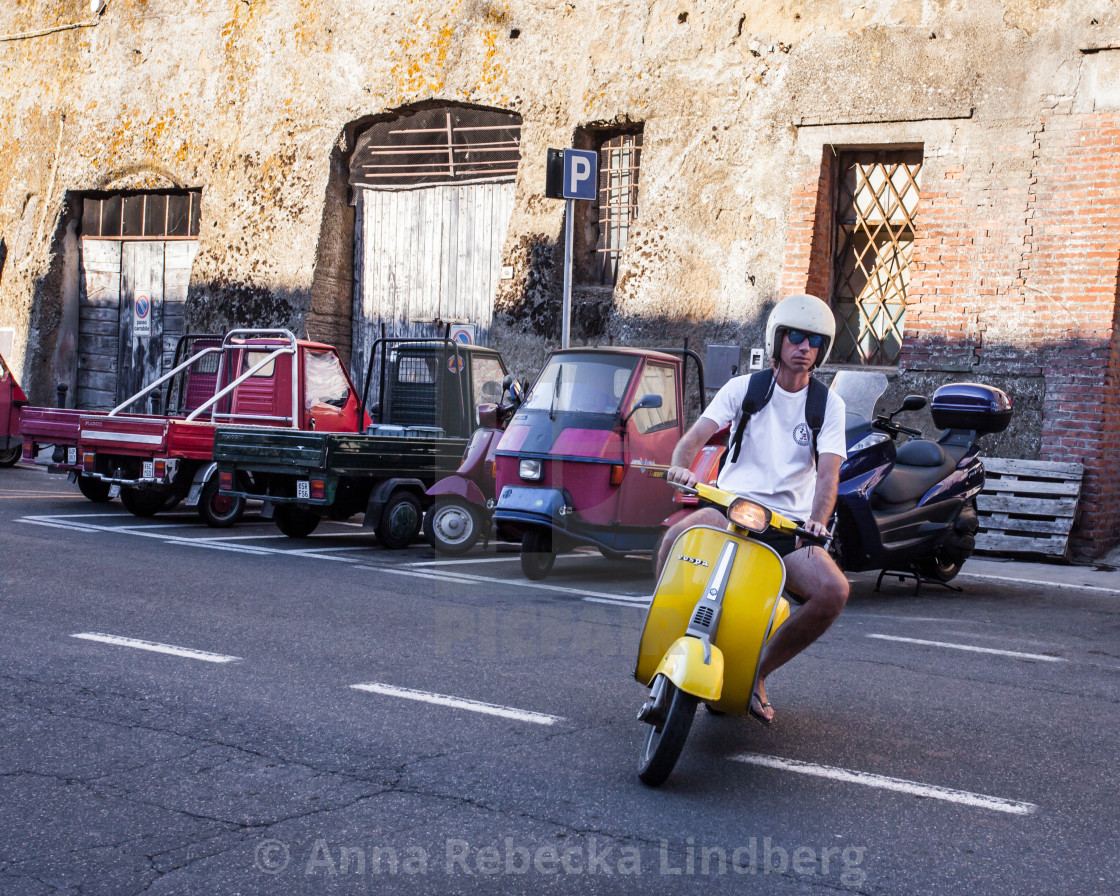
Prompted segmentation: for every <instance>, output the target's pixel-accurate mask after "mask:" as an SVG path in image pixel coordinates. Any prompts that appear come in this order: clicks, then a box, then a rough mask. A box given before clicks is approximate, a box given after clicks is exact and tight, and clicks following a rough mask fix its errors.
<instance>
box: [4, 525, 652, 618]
mask: <svg viewBox="0 0 1120 896" xmlns="http://www.w3.org/2000/svg"><path fill="white" fill-rule="evenodd" d="M88 515H89V516H93V514H88ZM20 522H25V523H32V524H34V525H38V526H47V527H52V528H59V529H71V530H73V529H77V530H79V531H90V532H118V533H122V534H125V535H133V536H137V537H140V538H158V539H161V540H162V541H164V542H166V543H168V544H176V545H182V546H184V547H195V548H205V549H206V550H211V551H230V552H232V553H237V554H254V555H256V556H264V555H270V554H271V555H280V556H296V557H310V558H312V559H318V560H328V561H332V562H335V563H351V564H362V563H367V564H368V568H369V569H372V570H376V571H377V572H382V573H389V574H390V575H398V576H412V577H413V578H419V579H431V580H433V581H437V582H441V583H447V582H455V583H458V584H464V585H467V584H475V585H493V584H501V585H508V584H509V579H508V578H497V577H494V576H482V575H472V574H470V573H464V572H451V571H449V570H441V569H431V570H429V569H417V568H415V567H419V566H421V564H420V563H400V564H398V565H396V566H391V565H389V564H387V563H386V564H381V563H375V562H369V561H367V560H366V558H364V557H337V556H330V555H328V554H326V553H324V552H323V551H324V550H326V549H319V548H304V549H297V550H278V549H276V548H269V547H264V546H257V545H233V544H228V543H227V542H226V540H219V539H216V538H205V537H203V538H195V537H190V538H188V537H182V536H175V535H169V534H165V533H159V532H147V531H145V530H144V528H143V527H138V528H130V527H127V526H104V525H95V524H91V523H79V522H74V521H64V518H62V517H56V516H43V517H35V516H26V517H20ZM285 537H286V536H285ZM362 550H365V549H364V548H362ZM359 568H360V567H359ZM519 587H521V588H524V589H529V590H534V591H546V592H549V593H551V594H570V595H573V596H575V597H580V598H584V599H587V598H603V599H606V600H609V601H619V600H620V599H621V600H622V601H626V600H627V598H628V597H629V595H620V594H618V593H615V592H606V591H591V590H588V589H586V588H574V587H570V586H566V585H557V584H550V583H548V582H530V581H528V580H525V581H523V582H521V583H519ZM638 599H644V598H638V596H635V600H638Z"/></svg>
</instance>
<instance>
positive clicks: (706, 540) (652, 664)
mask: <svg viewBox="0 0 1120 896" xmlns="http://www.w3.org/2000/svg"><path fill="white" fill-rule="evenodd" d="M732 540H733V541H735V542H736V543H737V544H738V550H737V552H736V557H735V563H734V565H733V566H732V571H731V583H732V584H731V587H730V588H729V589H728V594H727V597H726V598H725V599H724V603H723V613H722V616H721V618H720V623H719V631H718V633H717V635H716V640H715V644H716V646H717V647H719V648H720V649H721V650H722V651H723V652H724V654H725V655H727V657H728V659H729V661H728V662H727V664H726V666H725V676H724V685H723V692H722V695H721V698H720V703H721V704H727V705H729V706H730V707H732V711H735V712H743V711H745V709H746V705H747V704H746V701H747V700H749V699H750V693H751V690H752V688H753V687H754V676H755V671H756V669H757V666H758V658H759V654H760V652H761V650H762V645H763V639H764V638H765V637H766V634H767V632H768V631H769V630H770V627H771V620H772V618H773V614H774V609H775V606H776V602H777V600H778V598H779V595H780V594H781V593H782V588H783V587H784V585H785V567H784V566H783V564H782V561H781V559H780V558H779V557H778V555H777V554H776V553H775V552H774V551H773V550H772V549H771V548H769V547H767V546H766V545H762V544H759V543H758V542H756V541H750V540H749V539H746V538H741V537H740V536H737V535H734V534H733V533H731V532H729V531H728V530H726V529H716V528H714V527H709V526H697V527H695V528H692V529H688V530H686V531H685V532H683V533H681V535H680V536H679V537H678V538H677V540H676V541H675V542H673V547H672V549H671V551H670V553H669V559H668V561H667V562H666V564H665V569H664V570H662V573H661V578H660V580H659V581H658V583H657V590H656V591H655V592H654V598H653V602H652V603H651V604H650V608H649V613H648V615H647V616H646V622H645V626H644V628H643V629H642V636H641V640H640V642H639V646H638V659H637V664H636V667H635V670H634V677H635V678H636V679H637V680H638V681H640V682H641V683H642V684H646V685H648V684H649V683H650V682H651V681H652V680H653V677H654V675H655V674H656V672H657V667H658V664H659V663H660V662H661V659H662V657H664V656H665V654H666V652H667V651H668V650H669V648H670V647H671V646H672V644H673V642H674V641H676V639H677V638H679V637H680V636H681V635H683V634H684V632H685V629H687V628H688V622H689V619H690V618H691V616H692V611H693V609H694V607H695V606H696V601H697V600H698V598H699V597H700V595H701V594H702V593H703V590H704V587H705V585H706V584H707V582H708V579H709V577H710V576H711V573H712V569H713V568H714V567H715V564H716V561H717V560H718V558H719V554H720V551H721V550H722V549H723V546H724V544H726V543H727V542H728V541H732ZM736 701H738V702H736Z"/></svg>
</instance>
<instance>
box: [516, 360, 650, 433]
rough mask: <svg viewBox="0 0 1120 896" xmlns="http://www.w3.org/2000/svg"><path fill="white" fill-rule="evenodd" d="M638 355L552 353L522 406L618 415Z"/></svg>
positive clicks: (636, 363) (552, 413)
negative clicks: (556, 354) (603, 355)
mask: <svg viewBox="0 0 1120 896" xmlns="http://www.w3.org/2000/svg"><path fill="white" fill-rule="evenodd" d="M638 360H639V359H638V358H636V357H628V356H626V355H611V356H608V357H602V356H594V355H580V354H575V353H566V354H563V355H559V356H554V357H552V358H551V359H550V360H549V362H548V364H546V365H545V368H544V370H542V371H541V375H540V376H539V377H538V378H537V381H536V382H535V383H534V384H533V389H532V391H531V392H530V393H529V395H528V397H527V398H526V399H525V403H524V404H523V405H522V406H521V410H523V411H525V410H530V411H532V410H536V411H546V412H548V413H549V415H550V416H552V417H554V418H555V416H556V415H557V414H562V413H583V414H610V415H611V416H616V415H617V414H618V412H619V408H620V406H621V405H622V399H623V398H624V397H625V395H626V387H627V386H628V385H629V383H630V378H631V377H632V376H633V375H634V369H635V368H636V367H637V366H638Z"/></svg>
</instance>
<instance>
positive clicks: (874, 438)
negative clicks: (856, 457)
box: [848, 432, 890, 457]
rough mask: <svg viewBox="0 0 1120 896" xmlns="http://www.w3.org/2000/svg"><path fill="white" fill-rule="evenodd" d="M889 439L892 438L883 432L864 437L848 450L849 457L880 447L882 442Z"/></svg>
mask: <svg viewBox="0 0 1120 896" xmlns="http://www.w3.org/2000/svg"><path fill="white" fill-rule="evenodd" d="M889 438H890V436H888V435H886V434H884V433H881V432H873V433H872V434H871V435H869V436H864V437H863V438H862V439H860V440H859V441H858V442H856V443H855V444H854V445H853V446H852V447H851V448H849V449H848V457H851V456H852V455H853V454H856V453H858V452H860V451H863V450H864V449H865V448H870V447H871V446H872V445H878V444H879V443H880V442H885V441H887V440H888V439H889Z"/></svg>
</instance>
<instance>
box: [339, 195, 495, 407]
mask: <svg viewBox="0 0 1120 896" xmlns="http://www.w3.org/2000/svg"><path fill="white" fill-rule="evenodd" d="M513 198H514V184H512V183H480V184H462V185H457V184H444V185H439V186H431V187H423V188H419V189H414V190H372V189H360V190H358V219H357V220H358V226H357V227H356V231H357V232H356V246H355V268H356V271H355V274H356V277H355V279H356V282H357V286H358V288H357V289H356V290H355V296H354V319H353V329H354V336H353V345H354V352H353V358H352V362H351V364H352V369H353V378H354V379H355V382H358V383H364V379H365V371H366V366H367V364H368V363H369V352H370V349H371V347H372V345H373V342H374V341H375V340H376V339H377V338H378V336H379V335H380V327H381V324H382V323H384V324H385V327H386V332H387V333H388V335H391V336H437V335H442V334H443V324H445V323H447V322H451V323H470V324H474V325H476V327H477V333H478V341H479V343H481V344H483V345H485V344H486V343H487V342H488V336H489V329H490V321H491V318H492V316H493V310H494V294H495V292H496V290H497V286H498V279H499V277H500V276H501V254H502V243H503V242H504V241H505V235H506V229H507V228H508V226H509V219H510V214H511V212H512V210H513ZM359 387H360V386H359Z"/></svg>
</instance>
